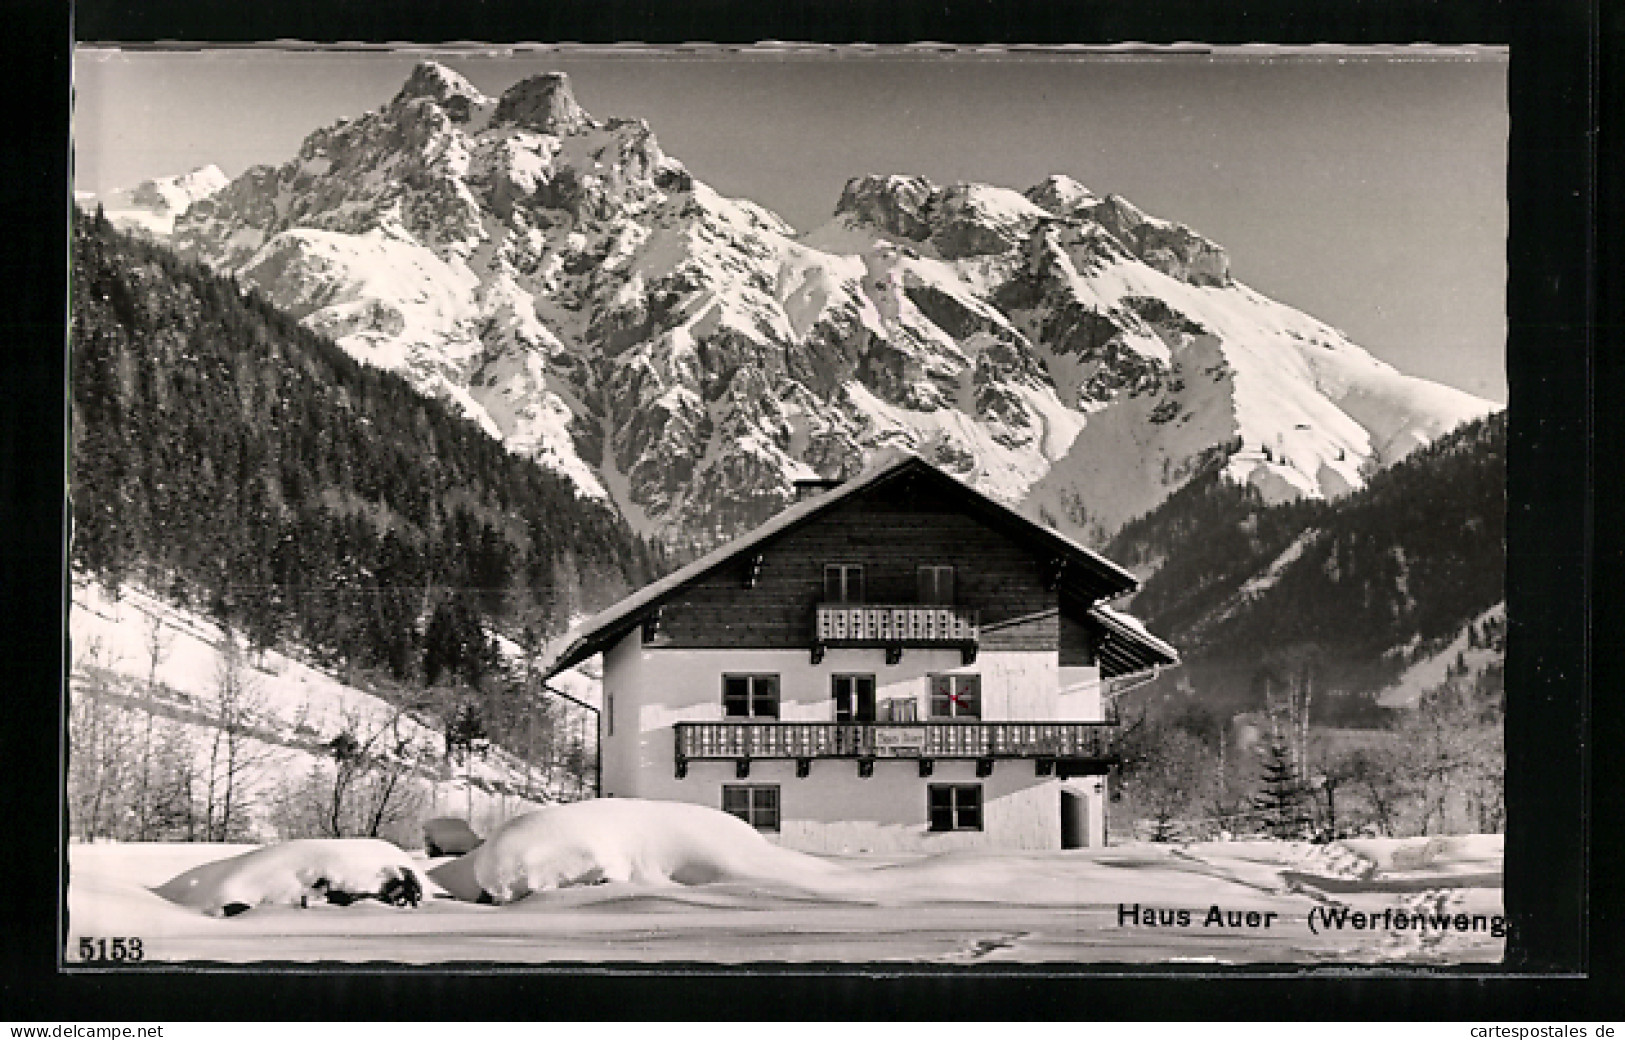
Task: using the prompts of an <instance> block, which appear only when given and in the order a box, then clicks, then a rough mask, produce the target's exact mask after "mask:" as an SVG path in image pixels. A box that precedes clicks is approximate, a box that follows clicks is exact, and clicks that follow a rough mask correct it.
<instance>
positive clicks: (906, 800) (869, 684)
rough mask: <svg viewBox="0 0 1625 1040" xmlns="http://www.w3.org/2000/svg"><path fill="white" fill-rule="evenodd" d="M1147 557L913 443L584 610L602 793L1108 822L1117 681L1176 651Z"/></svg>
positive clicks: (930, 822) (952, 838) (983, 830)
mask: <svg viewBox="0 0 1625 1040" xmlns="http://www.w3.org/2000/svg"><path fill="white" fill-rule="evenodd" d="M1136 585H1137V582H1136V580H1135V579H1134V577H1133V576H1132V575H1130V574H1129V573H1128V572H1126V571H1124V570H1123V569H1122V568H1120V567H1118V566H1116V565H1115V564H1112V563H1111V562H1109V561H1107V560H1106V559H1104V558H1103V557H1101V556H1099V555H1098V554H1096V553H1094V552H1092V551H1090V550H1088V549H1086V548H1084V547H1083V546H1080V545H1078V544H1077V543H1075V542H1072V541H1071V540H1069V539H1066V538H1064V537H1062V536H1061V535H1059V534H1057V533H1056V532H1054V531H1052V530H1050V529H1048V528H1046V527H1043V526H1041V525H1038V524H1035V523H1033V522H1032V521H1030V520H1028V519H1026V518H1025V517H1022V516H1020V515H1019V514H1017V513H1015V512H1014V511H1012V510H1010V509H1009V508H1008V507H1006V506H1004V505H1002V504H1000V503H998V502H996V501H994V500H992V499H990V498H988V497H986V496H984V495H982V494H981V493H980V492H978V491H976V490H974V489H972V488H970V487H968V486H966V485H964V484H962V483H960V482H959V481H957V480H955V479H954V478H953V477H950V476H948V475H947V474H945V473H943V472H942V471H940V470H938V469H936V468H935V467H933V466H931V465H930V464H928V463H926V462H925V461H923V460H921V459H919V458H918V457H915V456H913V455H897V456H894V457H891V458H889V459H887V460H884V461H882V462H880V463H877V464H876V465H875V466H873V467H871V468H870V469H869V470H867V471H866V472H864V473H863V474H861V475H859V476H858V477H855V478H853V479H852V480H850V481H848V482H846V483H844V484H840V485H838V486H834V487H830V488H828V489H827V490H824V491H823V492H822V493H821V494H818V495H816V496H815V497H813V498H811V499H809V500H807V501H803V502H800V503H797V504H796V505H793V506H791V507H790V508H789V509H787V510H785V511H784V512H783V513H781V514H779V515H778V516H777V517H774V518H773V519H772V520H770V521H769V522H767V523H766V524H764V525H762V526H761V527H759V528H757V529H756V530H755V531H753V532H751V533H750V534H747V535H745V536H743V537H742V538H740V539H737V540H736V541H734V542H732V543H730V544H729V545H726V546H724V547H722V548H721V549H718V550H717V551H715V552H713V553H711V554H709V555H708V556H706V557H705V558H703V559H701V560H699V561H697V562H695V563H693V564H691V565H689V566H688V567H685V568H683V569H682V570H680V571H678V572H676V573H675V574H672V575H670V576H668V577H667V578H665V579H662V580H661V581H659V582H657V583H655V584H653V585H651V586H648V587H647V588H645V589H643V590H641V591H640V592H638V593H636V594H635V595H633V596H631V597H629V598H628V599H626V600H623V601H622V602H621V603H618V604H616V605H615V606H613V607H611V608H609V609H608V610H606V611H604V612H602V613H601V614H599V615H598V616H597V617H595V618H593V619H591V620H590V621H589V622H587V623H586V624H585V625H584V626H582V627H581V628H580V629H579V630H578V631H577V633H575V637H574V639H573V641H572V642H571V643H570V644H569V646H568V647H567V648H566V649H565V650H564V652H563V653H561V654H560V655H559V656H558V657H557V658H555V659H554V660H553V661H552V662H551V663H550V664H549V666H548V668H547V674H548V675H549V676H551V675H553V674H557V673H558V672H559V671H562V670H564V669H566V668H569V667H572V666H573V665H575V664H577V663H579V662H581V661H583V660H585V659H587V658H588V657H591V656H592V655H594V654H598V653H602V654H603V702H602V716H601V720H600V748H601V752H600V753H601V755H602V762H601V768H602V771H603V772H602V793H603V794H604V795H605V796H609V797H635V798H653V799H666V800H675V801H686V802H695V803H698V804H702V805H710V806H713V807H715V808H719V809H723V810H725V811H728V812H731V813H733V814H735V815H737V816H740V817H741V818H743V819H745V820H746V821H747V822H750V823H752V824H753V825H755V826H756V827H757V828H758V829H759V830H761V831H763V832H764V833H766V834H768V835H769V836H771V837H773V838H774V839H775V840H777V841H779V842H780V843H781V844H784V845H787V846H790V847H794V848H800V849H805V850H808V851H822V852H864V851H870V852H885V851H936V850H943V849H948V848H958V847H988V848H1069V847H1084V846H1092V845H1100V844H1103V843H1104V841H1105V833H1106V818H1105V806H1106V799H1105V788H1104V775H1105V773H1106V771H1107V769H1108V768H1109V766H1110V765H1111V763H1112V761H1113V760H1114V729H1115V723H1114V721H1113V719H1112V718H1110V717H1109V714H1108V712H1107V710H1106V705H1105V703H1104V702H1103V698H1102V683H1103V680H1107V679H1111V678H1113V677H1118V676H1123V675H1128V674H1132V673H1136V672H1141V671H1149V670H1151V669H1154V668H1159V667H1164V666H1167V665H1171V664H1174V663H1176V662H1177V660H1178V655H1177V654H1176V653H1175V651H1174V650H1173V648H1172V647H1169V646H1168V645H1167V644H1166V643H1163V642H1162V641H1161V640H1158V639H1156V638H1155V637H1154V636H1151V635H1150V634H1149V633H1147V632H1145V631H1144V629H1143V628H1141V627H1140V626H1139V625H1138V624H1137V623H1136V622H1134V621H1133V619H1131V618H1128V617H1127V616H1126V615H1123V614H1120V613H1117V612H1115V611H1113V610H1111V609H1110V608H1109V607H1108V606H1107V605H1106V604H1107V602H1108V601H1109V600H1112V599H1115V598H1117V597H1119V596H1121V595H1123V594H1124V593H1126V592H1129V591H1132V590H1133V589H1134V588H1135V587H1136Z"/></svg>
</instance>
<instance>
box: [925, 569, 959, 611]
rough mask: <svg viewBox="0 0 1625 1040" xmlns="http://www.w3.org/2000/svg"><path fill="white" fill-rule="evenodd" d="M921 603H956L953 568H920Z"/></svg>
mask: <svg viewBox="0 0 1625 1040" xmlns="http://www.w3.org/2000/svg"><path fill="white" fill-rule="evenodd" d="M915 574H916V575H917V576H918V585H919V602H921V603H928V604H941V605H945V606H946V605H949V604H952V603H953V601H954V569H953V568H952V567H940V566H925V567H921V568H919V569H918V570H917V571H916V572H915Z"/></svg>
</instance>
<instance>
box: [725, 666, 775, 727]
mask: <svg viewBox="0 0 1625 1040" xmlns="http://www.w3.org/2000/svg"><path fill="white" fill-rule="evenodd" d="M722 714H723V715H724V716H726V717H727V718H730V719H776V718H778V717H779V677H778V676H776V675H725V676H723V677H722Z"/></svg>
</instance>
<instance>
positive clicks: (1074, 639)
mask: <svg viewBox="0 0 1625 1040" xmlns="http://www.w3.org/2000/svg"><path fill="white" fill-rule="evenodd" d="M1094 663H1095V644H1094V636H1093V635H1092V634H1091V633H1090V631H1089V628H1088V626H1086V625H1085V624H1084V623H1083V622H1082V621H1080V620H1078V619H1077V618H1075V617H1072V616H1071V615H1069V614H1063V615H1061V657H1060V662H1059V664H1060V666H1061V667H1062V668H1082V667H1086V666H1088V665H1092V664H1094Z"/></svg>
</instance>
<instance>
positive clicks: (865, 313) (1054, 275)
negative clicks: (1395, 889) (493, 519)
mask: <svg viewBox="0 0 1625 1040" xmlns="http://www.w3.org/2000/svg"><path fill="white" fill-rule="evenodd" d="M174 241H175V244H176V245H177V247H178V248H179V249H180V250H181V251H182V253H183V254H184V255H187V256H190V257H195V258H197V259H201V260H203V261H205V262H207V263H209V264H211V265H212V266H214V267H215V268H216V269H219V270H227V271H232V272H234V273H235V274H236V275H237V276H238V277H239V278H241V279H242V280H243V281H244V282H246V283H248V284H251V285H254V286H256V287H258V288H260V289H261V290H262V291H264V292H265V293H266V294H267V295H268V296H269V297H270V298H271V299H272V300H274V301H275V302H277V303H278V304H279V305H281V306H285V307H290V308H291V309H292V310H293V311H294V313H296V314H299V315H300V317H301V320H303V321H304V322H305V323H306V324H307V325H309V326H310V327H312V328H314V329H317V330H319V331H322V332H324V333H325V334H327V335H330V336H332V337H333V338H334V339H335V340H337V341H338V342H339V343H340V344H341V345H342V346H344V347H345V349H347V350H348V351H350V352H351V353H352V354H353V355H354V356H356V357H358V358H360V359H362V360H364V361H367V362H368V363H371V364H376V365H379V366H380V367H384V368H389V369H393V370H396V371H400V372H402V374H404V375H406V376H407V378H408V379H409V380H410V381H412V382H413V384H414V385H415V386H417V387H418V388H419V389H421V390H424V391H426V392H429V393H431V394H434V395H435V396H439V397H443V398H446V399H448V400H451V401H453V402H455V403H456V404H457V405H458V406H459V407H461V408H462V409H463V410H464V411H465V413H467V414H469V415H470V416H471V417H472V418H474V419H475V420H476V421H478V422H480V423H481V425H482V426H484V427H485V428H486V430H487V431H488V432H490V433H492V434H493V435H495V436H498V437H500V438H501V439H502V440H503V441H504V442H505V443H507V444H508V445H509V446H510V448H512V449H513V450H515V451H518V452H521V453H523V454H528V455H531V456H533V457H536V458H537V459H538V461H541V462H543V464H545V465H548V466H550V467H552V468H554V469H556V470H558V471H560V472H562V473H565V474H566V475H568V476H569V477H570V478H571V479H572V480H573V481H574V482H575V484H576V486H577V487H578V489H579V490H580V492H581V493H582V494H583V495H586V496H589V497H595V498H601V499H605V500H610V501H613V502H614V503H615V504H616V505H617V507H618V508H620V510H621V511H622V513H623V515H625V516H626V517H627V518H628V519H629V520H630V521H631V522H632V523H633V524H634V525H635V526H636V527H637V528H638V529H639V531H640V533H643V534H645V535H654V536H658V537H660V538H662V539H663V540H666V541H668V542H699V543H702V544H705V543H710V542H713V541H715V540H717V539H720V538H723V537H727V536H728V535H731V534H733V533H737V532H738V531H740V530H743V529H745V528H748V527H750V526H752V525H754V524H755V523H759V522H761V521H762V520H764V519H766V518H767V517H768V516H770V515H772V513H774V512H776V511H777V510H778V509H780V508H782V507H783V506H784V505H785V504H787V503H788V502H789V501H790V500H791V498H792V496H793V488H792V481H793V480H794V479H796V478H797V477H803V476H810V475H813V474H821V475H825V476H833V475H838V474H840V473H842V472H848V471H852V470H855V469H857V468H859V467H860V466H861V465H862V463H863V461H864V459H865V458H867V457H868V456H869V455H871V454H873V453H874V452H875V451H877V450H879V449H882V448H885V447H887V446H889V445H901V446H905V447H909V448H911V449H914V450H916V451H919V452H920V453H921V454H923V455H925V456H927V457H928V458H931V459H932V460H933V461H935V462H937V463H938V464H939V465H943V466H944V467H945V468H948V469H949V470H950V471H952V472H955V473H956V475H959V476H961V477H962V478H964V479H967V480H969V481H970V482H971V483H973V484H976V485H977V486H978V487H980V488H982V489H983V490H985V491H988V492H989V493H992V494H995V495H996V496H998V497H1000V498H1002V499H1004V500H1006V501H1009V502H1011V503H1013V504H1016V505H1018V506H1020V507H1021V508H1023V509H1024V510H1025V511H1027V512H1028V513H1029V514H1031V515H1034V516H1036V517H1041V518H1043V519H1046V520H1048V521H1050V522H1052V523H1054V524H1055V525H1056V526H1058V527H1060V528H1062V529H1063V530H1066V531H1067V532H1068V533H1071V534H1074V535H1078V536H1081V537H1084V538H1085V539H1087V540H1089V541H1092V542H1096V543H1099V542H1101V541H1103V540H1104V539H1105V538H1106V537H1108V536H1110V535H1111V534H1112V533H1114V532H1115V531H1116V530H1117V529H1118V528H1119V527H1120V526H1121V525H1122V524H1123V523H1124V522H1125V521H1127V520H1128V519H1130V518H1131V517H1133V516H1135V515H1139V514H1141V513H1144V512H1146V511H1148V510H1149V509H1151V508H1154V507H1155V506H1156V505H1157V504H1159V503H1160V502H1161V501H1162V500H1163V499H1165V498H1166V497H1167V495H1168V494H1170V493H1171V492H1173V491H1174V490H1176V489H1177V488H1178V487H1179V486H1181V485H1182V484H1183V483H1184V481H1185V480H1187V479H1189V477H1190V476H1191V474H1193V473H1194V472H1195V470H1196V467H1197V465H1198V461H1197V460H1198V459H1199V457H1200V456H1201V455H1202V453H1203V452H1206V451H1207V450H1209V449H1210V448H1212V447H1213V446H1214V445H1215V444H1232V443H1236V442H1237V441H1238V439H1239V444H1238V446H1237V448H1236V450H1235V451H1233V452H1232V453H1231V454H1230V456H1229V460H1228V468H1227V472H1228V474H1229V476H1230V478H1231V479H1233V480H1236V481H1238V482H1242V483H1249V484H1252V485H1253V486H1257V487H1258V488H1259V489H1260V491H1261V492H1262V493H1263V494H1264V495H1265V496H1266V497H1268V498H1271V499H1274V500H1281V499H1286V498H1292V497H1298V496H1303V495H1308V496H1311V497H1328V496H1330V497H1335V496H1337V495H1340V494H1345V493H1347V492H1348V491H1350V490H1353V489H1354V488H1357V487H1359V486H1362V485H1363V484H1364V483H1365V481H1366V480H1367V479H1368V478H1369V476H1370V475H1371V474H1372V473H1374V472H1376V471H1377V470H1379V469H1381V468H1382V467H1384V466H1387V465H1391V464H1392V463H1393V462H1394V461H1396V460H1397V459H1399V458H1402V457H1404V455H1405V454H1406V453H1407V452H1409V451H1410V450H1413V449H1414V448H1415V447H1417V446H1418V445H1421V444H1425V443H1428V442H1430V441H1432V440H1434V439H1435V438H1437V437H1438V436H1440V435H1441V434H1443V433H1444V432H1446V431H1447V430H1449V429H1451V428H1453V427H1455V426H1456V425H1459V424H1460V423H1461V422H1463V421H1466V420H1468V419H1471V418H1473V417H1475V416H1477V415H1480V414H1484V413H1485V412H1487V411H1488V410H1490V409H1491V408H1492V407H1493V406H1492V405H1491V404H1490V402H1486V401H1482V400H1480V399H1477V398H1473V397H1471V396H1470V395H1467V394H1464V393H1461V392H1460V391H1455V390H1451V389H1450V388H1447V387H1443V386H1440V385H1438V384H1432V383H1428V382H1426V381H1424V380H1419V379H1414V378H1413V377H1409V376H1404V375H1402V374H1400V373H1398V372H1397V371H1395V370H1394V369H1393V368H1392V367H1391V366H1387V365H1385V364H1384V363H1382V362H1380V361H1377V360H1376V359H1375V358H1372V357H1371V356H1370V355H1369V354H1367V353H1366V352H1364V351H1363V350H1361V349H1360V348H1359V347H1357V346H1355V345H1354V344H1352V343H1350V342H1349V341H1348V340H1347V339H1346V338H1345V337H1343V336H1342V335H1341V334H1340V333H1338V332H1336V330H1333V329H1331V328H1329V327H1327V326H1325V325H1324V324H1323V323H1320V322H1317V321H1315V320H1314V319H1312V318H1309V317H1308V316H1306V315H1302V314H1300V313H1299V312H1297V311H1294V310H1292V309H1291V308H1289V307H1286V306H1285V305H1282V304H1278V303H1276V302H1275V301H1271V300H1268V299H1267V298H1265V297H1263V296H1262V295H1261V294H1258V293H1257V292H1256V291H1254V290H1252V289H1250V288H1248V287H1247V286H1245V285H1243V284H1241V283H1239V282H1237V281H1235V280H1234V278H1233V276H1232V275H1231V274H1230V271H1229V258H1228V254H1227V253H1226V252H1225V251H1224V249H1223V247H1222V246H1219V245H1218V244H1217V243H1213V242H1211V241H1209V240H1207V239H1205V238H1203V237H1202V236H1201V235H1200V234H1199V233H1197V232H1195V231H1193V230H1192V229H1190V228H1188V227H1185V226H1184V225H1180V224H1177V223H1175V222H1172V221H1166V220H1161V219H1159V218H1155V217H1150V216H1147V215H1146V214H1144V213H1142V212H1140V211H1139V210H1138V209H1137V208H1136V207H1134V206H1133V205H1132V203H1130V202H1128V201H1127V200H1126V199H1123V198H1121V197H1119V196H1115V195H1108V196H1106V197H1105V198H1098V197H1096V196H1095V195H1094V194H1093V193H1092V192H1090V191H1089V190H1088V189H1087V188H1085V187H1084V186H1083V185H1082V184H1080V183H1078V182H1077V181H1075V180H1073V179H1071V178H1070V177H1067V176H1064V175H1055V176H1052V177H1050V178H1048V179H1046V180H1045V181H1043V182H1041V183H1040V184H1038V185H1034V186H1032V187H1031V188H1029V189H1027V191H1026V192H1025V193H1023V192H1018V191H1015V190H1012V189H1008V188H1001V187H998V186H994V185H985V184H970V183H967V184H954V185H938V184H934V183H933V182H931V181H929V180H927V179H926V178H923V177H918V176H904V175H884V174H875V175H867V176H861V177H854V178H853V179H852V180H851V181H849V182H848V184H847V186H846V188H845V190H844V191H843V192H842V195H841V198H840V200H839V201H838V203H837V205H836V207H835V210H834V214H833V216H832V218H831V220H830V221H829V222H827V223H826V224H825V225H823V226H822V227H819V228H815V229H813V230H811V231H808V232H807V233H805V234H797V233H796V231H795V230H794V229H793V228H791V227H790V226H789V225H788V224H786V223H785V222H784V221H783V220H781V219H779V218H778V217H777V216H776V215H774V214H772V213H771V212H770V211H767V210H765V209H763V208H762V207H760V206H758V205H756V204H754V203H751V202H749V201H747V200H732V199H726V198H724V197H722V196H720V195H718V194H717V193H716V192H715V191H713V190H711V189H710V188H709V187H708V186H706V185H705V184H704V183H703V182H701V181H699V180H697V179H696V178H694V177H693V176H692V174H691V173H690V172H689V171H688V170H687V169H686V167H684V166H683V164H682V163H681V162H680V161H679V160H677V159H675V158H672V157H670V156H667V155H666V154H665V153H664V152H663V151H662V150H661V148H660V146H659V144H658V142H657V141H656V140H655V136H654V133H653V131H652V130H651V129H650V127H649V126H648V124H647V123H645V122H643V121H641V120H635V119H598V118H595V117H593V116H592V115H590V114H589V113H587V112H585V110H583V109H582V108H581V106H580V105H579V104H578V103H577V102H576V100H575V98H574V96H573V93H572V92H571V90H570V86H569V81H568V79H567V78H566V77H564V76H563V75H562V74H544V75H542V76H536V77H531V78H529V79H526V80H522V81H520V82H519V83H517V84H515V85H513V86H512V87H510V88H508V90H507V91H505V92H504V93H503V94H502V95H501V96H500V97H497V98H491V97H488V96H486V95H484V94H483V93H481V92H480V91H479V90H477V89H476V88H474V87H473V86H472V85H471V84H469V83H468V81H467V80H466V79H464V78H463V77H461V76H460V75H458V74H457V73H456V72H454V71H453V70H451V69H449V68H447V67H445V66H443V65H438V64H436V63H423V64H421V65H419V66H418V67H417V68H416V69H414V71H413V72H412V74H411V75H410V76H409V77H408V79H407V81H406V83H405V84H404V85H403V87H402V89H401V90H400V92H399V93H398V94H397V95H396V96H395V98H394V99H393V100H391V101H390V102H389V103H388V104H386V105H385V106H383V107H382V108H380V109H378V110H376V111H374V112H370V113H365V114H363V115H361V116H358V117H356V118H354V119H350V120H344V121H340V122H339V123H336V124H334V125H333V126H331V127H327V128H323V129H320V130H317V131H315V132H314V133H312V134H311V135H310V136H309V137H307V138H306V140H305V142H304V144H303V145H302V146H301V148H300V150H299V153H298V155H297V156H296V157H295V158H293V159H292V160H290V161H289V162H287V163H284V164H283V165H281V166H279V167H256V168H254V169H251V170H249V171H246V172H245V173H244V174H243V175H242V176H240V177H238V178H236V179H235V180H234V181H232V183H231V184H230V185H228V186H227V187H226V188H224V189H223V190H221V191H219V192H217V193H215V194H213V195H212V196H211V197H209V198H207V199H202V200H200V201H198V202H196V203H194V204H193V205H192V206H191V207H190V208H189V209H188V210H187V211H186V212H185V214H184V215H182V216H181V217H180V219H179V220H178V221H177V222H176V229H175V236H174Z"/></svg>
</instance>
